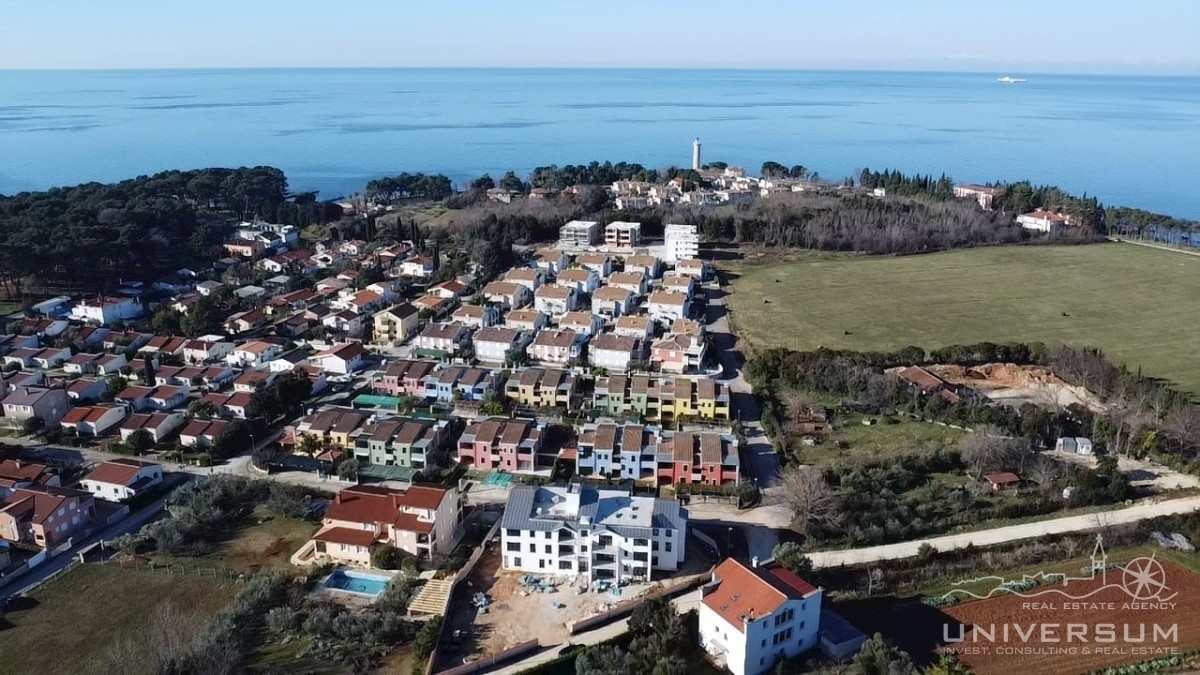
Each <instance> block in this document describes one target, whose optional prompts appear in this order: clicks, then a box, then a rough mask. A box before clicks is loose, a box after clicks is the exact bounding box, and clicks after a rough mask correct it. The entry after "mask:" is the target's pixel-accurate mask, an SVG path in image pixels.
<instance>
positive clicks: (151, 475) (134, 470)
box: [80, 457, 162, 502]
mask: <svg viewBox="0 0 1200 675" xmlns="http://www.w3.org/2000/svg"><path fill="white" fill-rule="evenodd" d="M161 482H162V466H161V465H159V464H155V463H154V462H143V461H142V460H139V459H133V458H130V457H120V458H118V459H114V460H110V461H107V462H102V463H101V464H100V465H99V466H97V467H96V468H95V469H92V472H91V473H89V474H88V475H87V476H86V477H84V479H83V480H82V481H81V482H80V486H81V487H82V488H83V489H84V490H87V491H88V492H90V493H92V494H93V495H95V496H96V497H97V498H98V499H104V500H107V501H110V502H119V501H123V500H125V499H131V498H133V497H136V496H138V495H139V494H142V493H143V492H145V491H146V490H149V489H150V488H152V487H154V486H155V485H158V484H159V483H161Z"/></svg>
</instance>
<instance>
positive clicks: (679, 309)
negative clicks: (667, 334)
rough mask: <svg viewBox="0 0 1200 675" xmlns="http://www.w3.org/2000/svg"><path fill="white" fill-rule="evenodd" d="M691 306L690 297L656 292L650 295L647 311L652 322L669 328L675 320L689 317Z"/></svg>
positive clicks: (681, 294) (669, 292)
mask: <svg viewBox="0 0 1200 675" xmlns="http://www.w3.org/2000/svg"><path fill="white" fill-rule="evenodd" d="M689 304H690V303H689V301H688V296H687V295H685V294H683V293H673V292H671V291H655V292H654V293H651V294H650V299H649V302H648V303H647V310H648V311H649V313H650V318H651V319H652V320H654V321H655V322H657V323H660V324H664V325H668V326H669V325H671V323H672V322H673V321H675V319H683V318H686V317H687V315H688V309H689Z"/></svg>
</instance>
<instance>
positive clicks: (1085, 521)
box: [808, 497, 1200, 567]
mask: <svg viewBox="0 0 1200 675" xmlns="http://www.w3.org/2000/svg"><path fill="white" fill-rule="evenodd" d="M1196 510H1200V497H1182V498H1179V499H1167V500H1163V501H1158V502H1146V503H1142V504H1138V505H1136V506H1130V507H1127V508H1124V509H1118V510H1115V511H1104V512H1101V513H1090V514H1087V515H1082V516H1067V517H1065V518H1054V519H1051V520H1040V521H1037V522H1034V523H1024V524H1021V525H1008V526H1005V527H997V528H993V529H990V530H979V531H978V532H963V533H961V534H951V535H945V536H941V537H933V538H930V539H920V540H916V541H906V542H901V543H899V544H885V545H883V546H871V547H869V548H856V549H849V550H845V551H821V552H817V553H810V554H808V557H809V558H810V559H811V560H812V562H813V567H836V566H838V565H858V564H861V563H870V562H877V561H882V560H896V559H899V558H911V557H913V556H916V555H917V549H919V548H920V547H921V546H922V545H923V544H929V545H931V546H933V547H934V548H936V549H937V550H939V551H949V550H953V549H956V548H965V547H966V546H967V545H968V544H974V545H975V546H994V545H996V544H1004V543H1007V542H1011V541H1019V540H1022V539H1036V538H1037V537H1042V536H1046V535H1053V534H1063V533H1066V532H1081V531H1086V530H1094V529H1098V528H1104V527H1107V526H1110V525H1121V524H1123V523H1133V522H1137V521H1139V520H1146V519H1148V518H1155V517H1158V516H1168V515H1173V514H1177V513H1190V512H1192V511H1196Z"/></svg>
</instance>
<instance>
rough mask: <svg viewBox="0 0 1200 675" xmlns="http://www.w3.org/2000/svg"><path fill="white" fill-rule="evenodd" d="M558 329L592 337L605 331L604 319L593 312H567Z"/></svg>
mask: <svg viewBox="0 0 1200 675" xmlns="http://www.w3.org/2000/svg"><path fill="white" fill-rule="evenodd" d="M558 327H559V328H570V329H571V330H573V331H575V332H576V333H583V334H584V335H586V336H588V337H591V336H593V335H597V334H598V333H599V332H600V331H602V330H604V317H602V316H599V315H597V314H592V313H591V312H567V313H566V314H563V315H562V316H561V317H560V318H559V319H558Z"/></svg>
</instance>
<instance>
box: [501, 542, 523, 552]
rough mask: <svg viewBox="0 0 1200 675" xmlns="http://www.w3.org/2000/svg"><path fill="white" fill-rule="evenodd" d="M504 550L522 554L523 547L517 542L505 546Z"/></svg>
mask: <svg viewBox="0 0 1200 675" xmlns="http://www.w3.org/2000/svg"><path fill="white" fill-rule="evenodd" d="M504 550H505V551H513V552H514V553H520V552H521V545H520V544H519V543H517V542H515V541H510V542H508V544H506V545H505V547H504Z"/></svg>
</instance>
